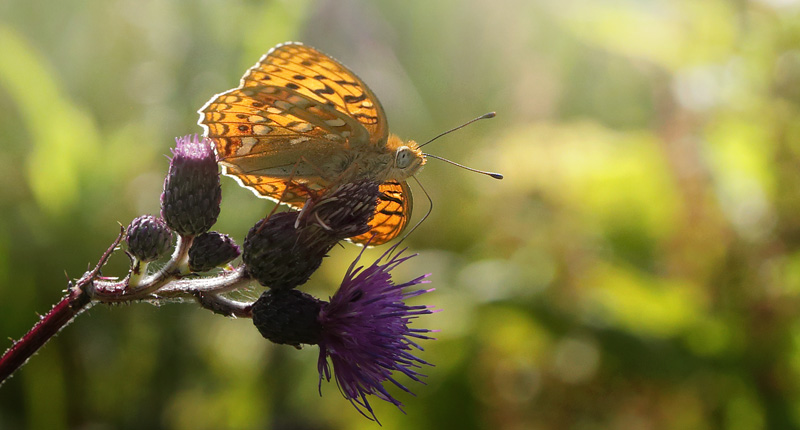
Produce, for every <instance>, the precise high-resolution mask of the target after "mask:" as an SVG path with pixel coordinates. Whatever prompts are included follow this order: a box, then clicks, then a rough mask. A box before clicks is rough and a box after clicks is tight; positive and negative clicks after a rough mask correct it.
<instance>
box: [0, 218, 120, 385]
mask: <svg viewBox="0 0 800 430" xmlns="http://www.w3.org/2000/svg"><path fill="white" fill-rule="evenodd" d="M124 233H125V228H124V227H120V232H119V234H118V235H117V239H116V240H114V243H112V244H111V246H109V247H108V249H107V250H106V252H104V253H103V256H102V257H100V261H98V262H97V266H95V267H94V269H92V270H90V271H88V272H86V273H84V274H83V276H82V277H81V279H79V280H78V281H77V282H75V283H74V284H73V283H70V287H69V289H68V290H67V295H66V296H65V297H64V298H63V299H61V301H60V302H58V303H57V304H56V305H55V306H53V308H52V309H50V312H48V313H47V315H45V316H44V317H42V318H41V319H40V320H39V322H37V323H36V325H34V326H33V328H32V329H30V330H29V331H28V332H27V333H25V336H22V338H21V339H20V340H18V341H16V342H14V344H13V345H12V346H11V348H8V350H6V352H4V353H3V356H2V357H0V385H2V384H3V382H5V380H6V379H8V377H10V376H11V375H13V374H14V372H16V371H17V369H19V368H20V367H22V365H23V364H25V362H27V361H28V359H29V358H31V356H32V355H33V354H35V353H36V351H38V350H39V348H41V347H42V346H44V344H45V343H47V341H48V340H50V339H52V338H53V336H55V335H56V333H58V332H59V331H60V330H61V329H62V328H64V327H65V326H66V325H67V324H69V323H70V322H71V321H72V320H73V319H74V318H75V317H76V316H77V315H78V314H79V313H81V312H82V311H83V310H84V309H86V308H87V307H88V305H89V304H90V303H91V302H92V298H91V296H90V295H89V294H88V293H87V292H86V287H87V286H90V285H92V283H93V282H94V280H95V279H96V278H97V277H98V276H99V275H100V269H101V268H102V267H103V266H104V265H105V264H106V261H108V258H109V257H110V256H111V254H112V253H113V252H114V250H115V249H116V248H117V245H119V242H120V241H121V240H122V236H123V235H124Z"/></svg>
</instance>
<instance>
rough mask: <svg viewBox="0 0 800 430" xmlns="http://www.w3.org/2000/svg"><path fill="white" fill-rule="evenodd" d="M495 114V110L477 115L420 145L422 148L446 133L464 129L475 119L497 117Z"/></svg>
mask: <svg viewBox="0 0 800 430" xmlns="http://www.w3.org/2000/svg"><path fill="white" fill-rule="evenodd" d="M495 115H496V114H495V113H494V112H489V113H485V114H483V115H481V116H479V117H477V118H475V119H473V120H470V121H467V122H465V123H464V124H461V125H459V126H458V127H456V128H453V129H450V130H447V131H445V132H444V133H440V134H439V135H438V136H436V137H434V138H433V139H431V140H429V141H427V142H425V143H423V144H422V145H420V146H419V147H420V148H422V147H423V146H425V145H427V144H429V143H431V142H433V141H434V140H436V139H438V138H440V137H442V136H444V135H445V134H449V133H452V132H454V131H456V130H460V129H462V128H464V127H466V126H468V125H470V124H472V123H473V122H475V121H478V120H481V119H487V118H494V117H495Z"/></svg>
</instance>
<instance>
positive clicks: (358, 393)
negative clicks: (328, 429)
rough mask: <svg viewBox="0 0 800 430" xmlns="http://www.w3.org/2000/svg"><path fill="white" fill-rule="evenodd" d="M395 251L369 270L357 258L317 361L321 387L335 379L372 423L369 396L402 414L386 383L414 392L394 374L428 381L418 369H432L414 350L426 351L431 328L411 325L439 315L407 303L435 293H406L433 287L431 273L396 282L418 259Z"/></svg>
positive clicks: (333, 306)
mask: <svg viewBox="0 0 800 430" xmlns="http://www.w3.org/2000/svg"><path fill="white" fill-rule="evenodd" d="M394 249H395V247H392V248H391V249H389V251H387V253H385V254H383V256H381V258H379V259H378V260H377V261H376V262H375V263H373V264H372V265H371V266H369V267H367V268H363V267H356V265H357V264H358V261H359V259H358V258H357V259H356V260H355V261H354V262H353V264H352V265H351V266H350V268H349V269H348V271H347V274H346V275H345V277H344V281H343V282H342V285H341V286H340V287H339V290H338V291H337V292H336V293H335V294H334V295H333V297H332V298H331V300H330V303H326V304H324V305H323V306H322V309H321V310H320V313H319V317H318V321H319V324H320V326H321V330H322V334H321V336H320V342H319V349H320V353H319V360H318V363H317V369H318V370H319V374H320V385H321V384H322V379H325V380H327V381H330V380H331V377H332V376H333V375H335V378H336V382H337V383H338V385H339V388H340V390H341V392H342V394H343V395H344V397H345V398H346V399H348V400H350V403H352V404H353V406H355V407H356V409H358V411H359V412H360V413H361V414H362V415H364V416H366V417H367V418H371V419H375V413H374V412H373V410H372V407H371V406H370V404H369V401H368V399H367V395H369V394H373V395H375V396H376V397H378V398H379V399H381V400H385V401H387V402H389V403H391V404H393V405H395V406H397V407H398V408H400V409H401V410H402V403H401V402H400V401H399V400H397V399H395V398H394V397H392V395H391V394H389V392H388V391H387V390H386V388H384V386H383V383H384V382H386V381H389V382H391V383H392V384H394V385H396V386H397V387H399V388H400V389H402V390H403V391H406V392H408V393H411V391H409V389H408V388H406V387H405V386H403V385H402V384H401V383H400V382H398V381H397V380H396V379H395V377H394V373H395V372H398V373H402V374H404V375H406V376H407V377H409V378H411V379H412V380H414V381H417V382H422V381H420V377H421V376H424V375H422V374H421V373H419V372H418V371H417V369H418V368H419V367H420V366H421V365H423V364H427V365H430V364H429V363H426V362H425V361H423V360H421V359H419V358H417V357H416V356H414V355H413V353H412V352H413V350H414V349H419V350H422V348H421V347H420V346H419V345H417V343H416V340H417V339H432V338H431V337H429V336H427V335H426V334H425V333H430V332H431V330H427V329H413V328H410V327H409V323H410V322H411V320H413V319H415V318H417V317H418V316H419V315H424V314H430V313H433V312H436V311H435V310H434V309H432V307H430V306H424V305H415V306H412V305H408V304H406V300H407V299H409V298H412V297H416V296H419V295H421V294H424V293H427V292H430V291H433V289H427V290H415V291H404V289H406V288H408V287H412V286H414V285H417V284H422V283H427V282H428V281H426V280H425V278H426V277H427V276H428V275H423V276H419V277H417V278H415V279H413V280H411V281H408V282H404V283H399V284H398V283H395V282H394V280H393V279H392V276H391V273H390V272H391V270H392V269H394V268H395V267H397V266H398V265H400V264H401V263H402V262H404V261H406V260H408V259H409V258H411V257H413V255H411V256H406V257H401V254H402V252H399V253H397V254H395V255H393V256H390V254H391V253H392V252H393V251H394ZM359 258H360V256H359ZM329 360H330V361H329ZM331 367H332V368H333V371H331ZM320 389H321V387H320ZM365 411H366V412H365ZM367 413H368V414H369V415H367ZM376 420H377V419H376Z"/></svg>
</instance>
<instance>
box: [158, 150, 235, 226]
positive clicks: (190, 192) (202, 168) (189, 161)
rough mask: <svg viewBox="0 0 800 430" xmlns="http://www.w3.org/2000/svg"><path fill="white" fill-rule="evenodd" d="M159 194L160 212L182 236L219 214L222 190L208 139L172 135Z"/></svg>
mask: <svg viewBox="0 0 800 430" xmlns="http://www.w3.org/2000/svg"><path fill="white" fill-rule="evenodd" d="M175 141H176V142H177V145H176V147H175V149H174V150H172V154H173V157H172V159H171V160H170V163H169V173H168V174H167V177H166V179H165V180H164V192H163V193H162V194H161V216H162V217H163V218H164V220H165V221H166V222H167V225H169V226H170V228H172V229H173V230H174V231H176V232H177V233H178V234H180V235H182V236H197V235H199V234H201V233H205V232H206V231H208V230H209V229H210V228H211V226H212V225H214V223H215V222H217V216H218V215H219V204H220V201H221V200H222V190H221V188H220V184H219V171H218V167H217V159H216V155H215V154H214V150H213V149H212V143H211V140H209V139H208V138H203V139H202V140H199V141H198V138H197V135H195V136H194V139H192V137H191V136H184V137H180V138H176V139H175Z"/></svg>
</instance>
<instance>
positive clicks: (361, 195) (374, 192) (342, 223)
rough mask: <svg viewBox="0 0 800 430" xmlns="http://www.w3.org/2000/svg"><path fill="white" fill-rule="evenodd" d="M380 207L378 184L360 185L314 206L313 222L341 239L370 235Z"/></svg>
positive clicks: (348, 185) (342, 188) (335, 191)
mask: <svg viewBox="0 0 800 430" xmlns="http://www.w3.org/2000/svg"><path fill="white" fill-rule="evenodd" d="M377 205H378V184H377V183H375V182H370V181H359V182H353V183H346V184H343V185H341V186H339V187H337V188H335V189H333V190H332V191H331V192H330V193H328V194H326V195H325V196H323V197H322V198H321V199H320V200H319V201H317V202H314V203H313V207H312V210H311V211H309V212H308V214H309V215H313V217H312V218H310V219H312V220H314V221H316V222H317V223H319V224H320V225H321V226H322V227H323V228H324V229H325V230H326V232H327V233H328V234H330V235H331V236H333V237H335V238H337V239H340V240H341V239H347V238H348V237H353V236H358V235H360V234H364V233H366V232H368V231H369V229H370V227H369V222H370V220H372V217H373V216H374V214H375V208H376V206H377Z"/></svg>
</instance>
